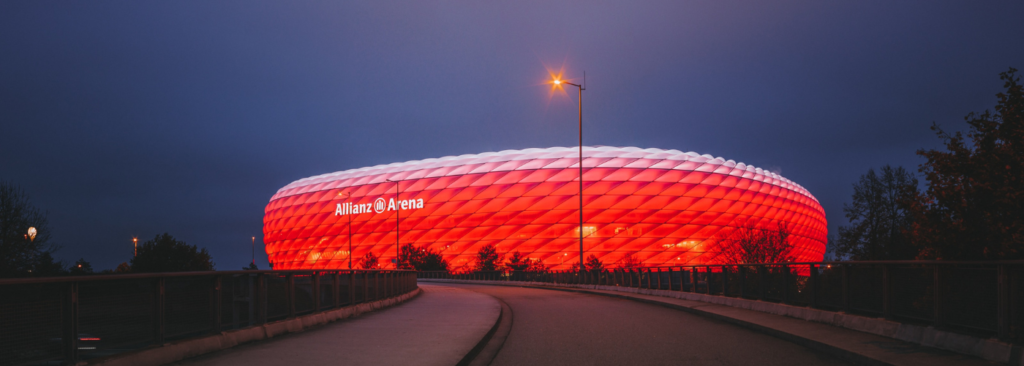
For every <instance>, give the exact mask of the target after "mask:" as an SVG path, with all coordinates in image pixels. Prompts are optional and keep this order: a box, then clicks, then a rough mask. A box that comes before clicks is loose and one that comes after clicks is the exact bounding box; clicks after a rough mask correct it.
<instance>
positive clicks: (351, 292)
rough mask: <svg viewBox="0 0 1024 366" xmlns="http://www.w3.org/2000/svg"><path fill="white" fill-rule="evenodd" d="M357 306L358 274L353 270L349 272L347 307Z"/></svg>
mask: <svg viewBox="0 0 1024 366" xmlns="http://www.w3.org/2000/svg"><path fill="white" fill-rule="evenodd" d="M355 304H356V273H355V272H354V271H352V270H349V271H348V301H346V305H355Z"/></svg>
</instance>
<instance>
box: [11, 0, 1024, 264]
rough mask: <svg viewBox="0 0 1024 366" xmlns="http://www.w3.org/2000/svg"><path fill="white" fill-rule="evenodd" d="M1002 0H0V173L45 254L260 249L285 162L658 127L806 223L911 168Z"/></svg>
mask: <svg viewBox="0 0 1024 366" xmlns="http://www.w3.org/2000/svg"><path fill="white" fill-rule="evenodd" d="M1022 14H1024V2H1021V1H934V0H930V1H900V2H892V1H771V2H765V1H720V0H717V1H664V2H657V1H642V2H627V1H620V2H611V1H580V2H550V1H536V2H530V1H513V2H480V1H409V2H390V1H388V2H352V3H348V2H339V1H300V2H296V1H253V0H245V1H173V2H149V1H102V2H97V1H87V2H75V1H15V0H5V1H3V2H0V134H2V135H0V136H2V140H3V143H2V144H0V157H2V158H0V180H6V181H9V182H11V183H14V184H16V185H18V186H20V187H22V188H23V189H24V190H25V191H26V192H27V193H28V194H29V195H30V196H31V199H32V202H33V203H34V204H35V205H36V206H37V207H38V208H40V209H41V210H44V211H47V212H48V213H49V220H50V228H51V229H52V230H53V233H52V239H53V241H54V242H56V243H58V244H60V245H61V246H62V247H63V248H62V249H61V250H60V251H58V252H57V253H56V256H57V257H58V258H59V259H63V260H65V261H68V262H73V261H74V260H76V259H78V258H79V257H84V258H85V259H86V260H88V261H90V262H92V264H93V267H94V268H95V269H97V270H102V269H111V268H113V267H115V266H116V265H117V264H118V263H121V262H124V261H127V260H129V259H130V258H131V255H132V242H131V239H132V237H139V240H140V242H142V241H144V240H149V239H152V238H153V237H154V236H155V235H157V234H159V233H163V232H168V233H170V234H172V235H174V236H175V237H177V238H179V239H182V240H184V241H186V242H188V243H189V244H195V245H198V246H200V247H205V248H208V249H209V251H210V252H211V254H212V256H213V260H214V261H215V262H216V268H217V269H219V270H234V269H241V267H242V266H244V265H246V264H248V263H249V260H250V243H251V237H253V236H255V237H256V243H257V249H256V252H257V265H258V266H259V267H260V268H263V269H265V268H267V261H266V254H265V253H263V252H262V246H261V245H259V244H260V243H261V241H260V240H261V238H262V226H263V210H264V207H265V206H266V204H267V202H268V201H269V199H270V197H271V196H272V195H273V194H274V193H275V192H276V191H277V189H279V188H281V187H283V186H285V185H286V184H288V183H290V182H292V181H295V180H297V179H300V178H304V177H308V176H312V175H318V174H324V173H330V172H335V171H340V170H345V169H352V168H360V167H364V166H370V165H377V164H387V163H392V162H400V161H407V160H419V159H426V158H436V157H442V156H447V155H460V154H475V153H481V152H486V151H500V150H506V149H524V148H531V147H551V146H576V144H577V124H576V123H577V122H576V118H577V115H576V113H577V111H576V96H575V95H574V94H570V95H564V94H562V93H552V89H551V86H550V85H548V84H545V81H546V80H548V79H549V72H552V71H553V72H558V71H559V70H564V73H565V76H566V77H568V78H573V79H574V80H577V81H582V76H583V72H584V70H585V71H586V75H587V90H586V91H585V92H584V96H583V98H584V104H583V109H584V111H583V116H584V117H583V118H584V143H585V144H586V145H607V146H636V147H640V148H650V147H653V148H662V149H676V150H681V151H684V152H685V151H694V152H697V153H700V154H710V155H714V156H721V157H723V158H726V159H733V160H736V161H742V162H745V163H747V164H751V165H754V166H757V167H761V168H765V169H771V170H773V171H776V172H778V173H780V174H782V175H783V176H785V177H786V178H789V179H791V180H793V181H794V182H796V183H799V184H801V185H803V186H804V187H805V188H807V189H808V190H809V191H810V192H811V193H812V194H813V195H815V196H816V197H817V198H818V200H819V201H820V202H821V204H822V206H823V207H824V208H825V211H826V214H827V218H828V221H829V232H830V233H835V230H836V227H837V226H839V225H843V224H846V219H845V218H844V217H843V211H842V207H843V204H844V203H847V202H849V200H850V195H851V194H852V184H853V183H854V182H855V181H856V180H857V178H858V177H859V176H860V175H862V174H864V173H865V172H866V171H867V170H868V169H869V168H878V167H880V166H883V165H885V164H891V165H901V166H904V167H906V168H908V169H911V170H913V171H916V170H917V167H918V165H919V164H920V163H921V162H922V161H923V160H922V159H921V158H919V157H918V156H916V155H915V151H916V150H918V149H921V148H938V147H940V146H941V145H940V140H939V139H938V138H937V137H935V134H934V133H933V132H932V131H930V130H929V126H930V125H931V124H932V122H937V123H939V124H940V125H942V126H943V127H945V128H947V129H950V130H959V129H962V128H963V127H964V126H965V124H964V123H963V117H964V116H965V115H966V114H967V113H969V112H972V111H976V112H981V111H984V110H985V109H992V107H993V106H994V105H995V102H996V99H995V94H996V93H998V92H1000V91H1001V90H1002V82H1001V81H1000V80H999V78H998V74H999V73H1000V72H1003V71H1006V70H1007V69H1008V68H1009V67H1011V66H1012V67H1016V68H1024V22H1022V21H1021V15H1022Z"/></svg>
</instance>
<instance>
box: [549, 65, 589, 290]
mask: <svg viewBox="0 0 1024 366" xmlns="http://www.w3.org/2000/svg"><path fill="white" fill-rule="evenodd" d="M583 75H584V77H583V80H584V83H583V84H586V80H587V79H586V73H584V74H583ZM553 82H554V83H555V85H556V86H561V85H562V84H566V85H572V86H575V87H576V88H577V89H579V101H580V103H579V116H580V233H579V235H580V272H583V91H584V90H587V87H586V86H584V85H580V84H573V83H570V82H568V81H564V80H561V79H558V78H556V79H555V80H554V81H553Z"/></svg>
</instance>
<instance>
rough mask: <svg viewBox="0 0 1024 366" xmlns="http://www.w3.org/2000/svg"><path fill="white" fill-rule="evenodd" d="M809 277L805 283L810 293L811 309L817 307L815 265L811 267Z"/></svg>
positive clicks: (816, 270) (816, 269) (816, 274)
mask: <svg viewBox="0 0 1024 366" xmlns="http://www.w3.org/2000/svg"><path fill="white" fill-rule="evenodd" d="M810 275H811V277H810V278H809V279H808V282H807V290H808V291H810V300H811V301H810V303H811V304H810V305H811V308H812V309H814V308H817V307H818V268H817V266H815V265H813V264H812V265H811V274H810Z"/></svg>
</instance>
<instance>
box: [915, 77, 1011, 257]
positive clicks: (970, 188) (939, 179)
mask: <svg viewBox="0 0 1024 366" xmlns="http://www.w3.org/2000/svg"><path fill="white" fill-rule="evenodd" d="M1016 72H1017V70H1016V69H1013V68H1010V69H1009V70H1008V71H1006V72H1003V73H1000V74H999V78H1000V80H1003V88H1005V91H1004V92H1002V93H999V94H997V95H996V98H997V99H998V101H997V104H996V107H995V113H991V112H989V111H985V112H984V113H981V114H975V113H970V114H968V115H967V116H966V117H965V118H964V120H965V121H966V122H967V125H968V127H969V131H968V132H967V134H966V136H964V134H962V133H960V132H956V133H953V134H949V133H947V132H946V131H944V130H942V129H941V128H939V126H938V125H937V124H933V125H932V130H933V131H935V132H936V134H937V135H938V136H939V138H941V139H942V140H943V144H944V145H945V151H939V150H918V152H917V154H918V155H921V156H923V157H924V158H925V159H927V162H925V163H924V164H921V168H920V171H921V172H922V173H924V175H925V179H926V180H927V182H928V189H927V191H926V192H925V193H924V194H923V195H921V198H920V200H919V205H918V206H916V208H917V209H916V210H915V212H916V213H917V217H916V220H915V224H916V225H915V230H914V234H913V238H914V240H915V241H916V242H917V244H918V245H919V246H920V247H921V249H922V250H921V252H920V253H919V257H920V258H928V259H955V260H984V259H1021V258H1024V92H1022V86H1021V84H1020V78H1019V77H1018V76H1016Z"/></svg>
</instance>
